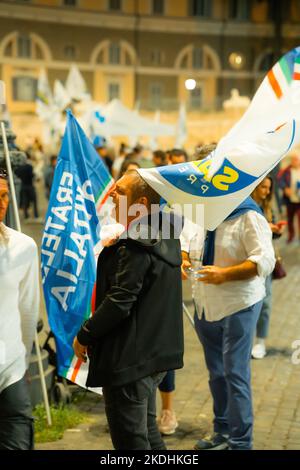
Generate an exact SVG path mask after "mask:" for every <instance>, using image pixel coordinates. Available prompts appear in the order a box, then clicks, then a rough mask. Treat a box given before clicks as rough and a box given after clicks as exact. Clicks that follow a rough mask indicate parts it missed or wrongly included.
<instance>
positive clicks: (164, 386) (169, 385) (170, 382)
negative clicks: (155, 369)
mask: <svg viewBox="0 0 300 470" xmlns="http://www.w3.org/2000/svg"><path fill="white" fill-rule="evenodd" d="M158 388H159V390H160V391H161V392H165V393H170V392H174V390H175V370H168V372H167V373H166V375H165V377H164V379H163V380H162V381H161V383H160V384H159V386H158Z"/></svg>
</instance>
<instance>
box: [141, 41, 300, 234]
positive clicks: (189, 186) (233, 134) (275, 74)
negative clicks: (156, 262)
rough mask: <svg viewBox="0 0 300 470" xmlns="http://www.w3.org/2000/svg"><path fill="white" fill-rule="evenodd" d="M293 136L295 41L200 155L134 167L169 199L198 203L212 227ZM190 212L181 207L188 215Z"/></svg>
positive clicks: (299, 58)
mask: <svg viewBox="0 0 300 470" xmlns="http://www.w3.org/2000/svg"><path fill="white" fill-rule="evenodd" d="M299 142H300V47H297V48H295V49H293V50H291V51H290V52H288V53H287V54H285V55H284V56H283V57H282V58H281V59H280V60H279V62H277V63H276V64H275V65H274V67H273V68H272V69H271V70H270V71H269V72H268V73H267V75H266V77H265V78H264V80H263V82H262V84H261V85H260V87H259V89H258V90H257V92H256V94H255V96H254V97H253V100H252V101H251V103H250V106H249V108H248V109H247V111H246V112H245V114H244V115H243V116H242V118H241V119H240V120H239V121H238V122H237V123H236V124H235V126H233V128H232V129H231V130H230V131H229V132H228V133H227V134H226V135H225V136H224V137H223V138H222V139H221V140H220V142H219V143H218V145H217V148H216V150H215V151H214V152H213V153H212V154H211V155H209V156H208V157H207V158H206V159H205V160H202V161H196V162H189V163H182V164H179V165H173V166H168V167H160V168H156V169H149V170H148V169H147V170H139V172H140V174H141V176H142V177H143V178H144V179H145V180H146V181H147V182H148V183H149V184H150V185H151V186H152V187H153V188H154V189H155V190H156V191H157V192H158V193H159V194H161V196H162V197H163V198H164V199H165V200H167V201H168V202H169V203H170V204H176V203H177V204H179V205H180V206H181V207H182V208H183V209H184V207H183V206H184V205H187V204H188V205H191V206H192V207H195V206H197V205H199V206H200V205H201V206H202V209H203V213H204V219H203V221H202V223H201V225H204V227H205V228H206V229H208V230H214V229H215V228H216V227H217V226H218V225H219V224H220V223H221V222H222V221H223V220H224V219H225V218H226V217H227V216H228V215H229V214H230V213H231V212H232V210H233V209H235V207H237V206H238V205H239V204H240V203H241V202H242V201H243V200H244V199H246V197H247V196H249V194H251V192H252V191H253V189H254V188H255V187H256V186H257V185H258V184H259V182H260V181H261V180H262V179H263V178H264V176H265V175H266V174H267V173H268V172H269V171H270V170H271V169H272V168H273V167H274V166H276V164H277V163H279V162H280V160H281V159H282V158H283V157H284V155H286V153H287V152H289V151H290V150H291V149H292V147H293V146H294V145H296V144H298V143H299ZM186 207H187V206H186ZM196 213H197V211H195V210H194V211H192V212H191V211H189V210H188V211H185V210H184V214H185V215H186V217H188V218H189V217H190V218H192V220H194V221H196V220H195V214H196ZM190 214H192V216H191V215H190ZM196 222H197V223H198V222H199V219H198V220H197V221H196Z"/></svg>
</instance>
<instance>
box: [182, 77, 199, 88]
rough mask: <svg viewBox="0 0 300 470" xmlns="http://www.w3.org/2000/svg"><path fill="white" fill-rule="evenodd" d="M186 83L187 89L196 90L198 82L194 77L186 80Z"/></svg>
mask: <svg viewBox="0 0 300 470" xmlns="http://www.w3.org/2000/svg"><path fill="white" fill-rule="evenodd" d="M184 85H185V88H186V89H187V90H189V91H192V90H195V88H196V85H197V83H196V80H194V79H193V78H188V79H187V80H186V81H185V82H184Z"/></svg>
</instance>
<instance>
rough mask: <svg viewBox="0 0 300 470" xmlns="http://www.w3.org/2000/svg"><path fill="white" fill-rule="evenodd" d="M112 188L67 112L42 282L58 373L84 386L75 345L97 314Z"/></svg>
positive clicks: (83, 372) (44, 245) (49, 213)
mask: <svg viewBox="0 0 300 470" xmlns="http://www.w3.org/2000/svg"><path fill="white" fill-rule="evenodd" d="M112 185H113V180H112V178H111V176H110V174H109V173H108V171H107V169H106V167H105V165H104V163H103V162H102V160H101V158H100V157H99V155H98V154H97V152H96V151H95V149H94V147H93V146H92V144H91V143H90V141H89V140H88V139H87V138H86V136H85V134H84V132H83V130H82V129H81V127H80V126H79V124H78V123H77V121H76V119H75V118H74V116H73V115H72V114H71V112H70V111H68V116H67V126H66V131H65V134H64V138H63V141H62V147H61V151H60V154H59V157H58V162H57V167H56V170H55V174H54V181H53V185H52V190H51V196H50V201H49V206H48V211H47V215H46V224H45V229H44V235H43V240H42V247H41V258H42V281H43V288H44V296H45V302H46V308H47V313H48V319H49V324H50V328H51V330H52V332H53V333H54V336H55V341H56V350H57V363H58V373H59V375H61V376H62V377H65V378H67V379H69V380H71V381H73V382H75V383H77V384H78V385H81V386H85V381H86V376H87V371H88V364H84V363H82V362H81V361H80V360H78V359H77V358H76V357H75V356H74V353H73V348H72V343H73V339H74V337H75V336H76V333H77V331H78V330H79V328H80V326H81V324H82V323H83V321H84V320H85V319H87V318H89V316H90V315H91V314H92V307H91V302H92V293H93V289H94V286H95V280H96V258H97V251H99V246H100V245H99V230H100V223H101V220H104V218H105V217H106V214H105V208H106V206H105V204H104V203H105V201H106V200H107V199H108V196H109V191H110V189H111V187H112Z"/></svg>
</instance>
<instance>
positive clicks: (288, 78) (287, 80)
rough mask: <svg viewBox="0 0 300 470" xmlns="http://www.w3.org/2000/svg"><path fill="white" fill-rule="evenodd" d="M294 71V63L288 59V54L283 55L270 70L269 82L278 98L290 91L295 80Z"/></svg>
mask: <svg viewBox="0 0 300 470" xmlns="http://www.w3.org/2000/svg"><path fill="white" fill-rule="evenodd" d="M299 65H300V63H299ZM299 71H300V70H299ZM293 73H294V67H293V64H292V63H290V62H289V61H288V60H286V56H284V57H282V58H281V59H280V60H279V61H278V62H277V63H276V64H275V65H274V67H273V68H272V69H271V70H270V71H269V72H268V75H267V78H268V80H269V84H270V85H271V87H272V89H273V91H274V93H275V95H276V97H277V98H278V99H280V98H281V97H282V95H283V94H284V93H285V92H286V91H288V89H289V86H290V84H291V82H292V80H293Z"/></svg>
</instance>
